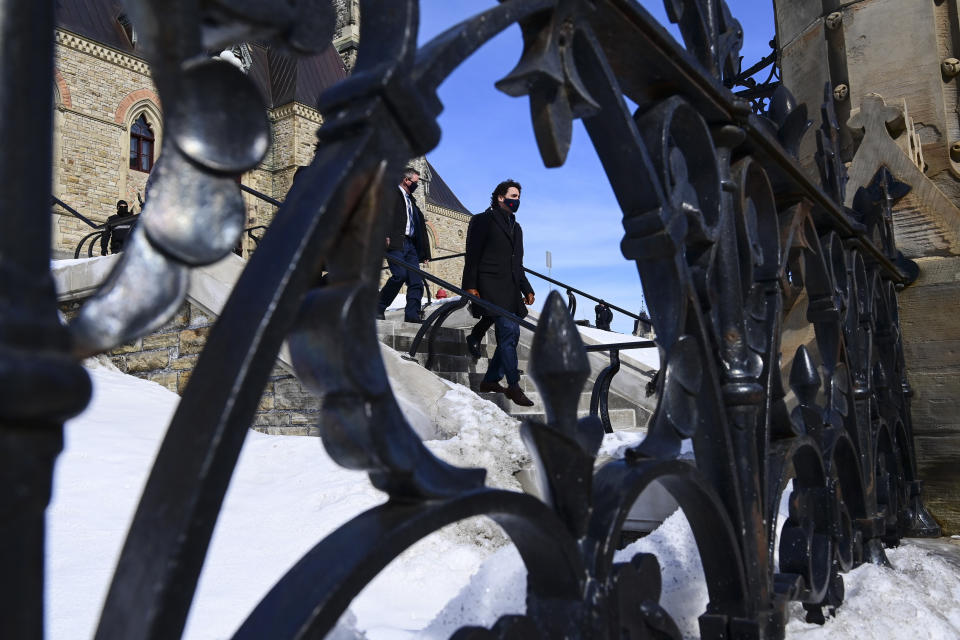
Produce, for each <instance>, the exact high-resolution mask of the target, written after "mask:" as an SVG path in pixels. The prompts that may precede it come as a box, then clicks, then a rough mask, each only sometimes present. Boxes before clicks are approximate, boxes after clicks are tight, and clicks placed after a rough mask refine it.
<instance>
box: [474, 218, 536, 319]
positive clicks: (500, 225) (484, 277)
mask: <svg viewBox="0 0 960 640" xmlns="http://www.w3.org/2000/svg"><path fill="white" fill-rule="evenodd" d="M502 213H506V212H498V211H495V210H494V209H493V207H491V208H489V209H487V210H486V211H484V212H483V213H478V214H477V215H475V216H473V218H471V220H470V225H469V226H468V227H467V255H466V256H465V258H464V264H463V283H462V286H463V288H464V289H476V290H477V291H479V292H480V297H481V298H483V299H484V300H489V301H490V302H492V303H493V304H495V305H497V306H499V307H502V308H503V309H506V310H507V311H511V312H513V313H515V314H517V315H518V316H520V317H521V318H522V317H524V316H526V315H527V307H526V305H524V304H523V296H525V295H526V294H528V293H533V287H531V286H530V282H528V281H527V276H526V274H525V273H524V272H523V229H521V228H520V225H519V224H518V223H516V222H514V223H513V232H512V233H511V230H510V225H509V222H508V220H509V219H510V218H513V214H512V213H506V215H502ZM505 218H506V219H507V221H505ZM484 315H489V314H488V313H487V312H486V311H485V312H484Z"/></svg>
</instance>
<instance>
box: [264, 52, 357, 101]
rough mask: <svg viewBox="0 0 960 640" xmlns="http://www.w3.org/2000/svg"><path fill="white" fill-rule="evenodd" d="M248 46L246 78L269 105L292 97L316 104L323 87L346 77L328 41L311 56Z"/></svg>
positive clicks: (295, 99)
mask: <svg viewBox="0 0 960 640" xmlns="http://www.w3.org/2000/svg"><path fill="white" fill-rule="evenodd" d="M250 49H251V53H252V55H253V65H252V66H251V67H250V71H249V75H250V78H251V79H252V80H253V81H254V83H256V85H257V87H258V88H259V89H260V93H261V94H262V95H263V97H264V99H265V100H266V101H267V105H268V106H269V107H270V108H271V109H272V108H275V107H279V106H281V105H285V104H288V103H290V102H294V101H296V102H300V103H302V104H305V105H307V106H310V107H316V106H317V102H318V100H319V98H320V94H321V93H323V92H324V91H325V90H326V89H327V87H330V86H331V85H333V84H336V83H337V82H339V81H340V80H343V79H344V78H346V77H347V72H346V70H344V68H343V60H342V59H341V58H340V54H338V53H337V50H336V49H335V48H334V47H333V45H332V44H331V45H330V46H328V47H327V48H326V49H324V51H323V52H322V53H319V54H317V55H313V56H291V55H287V54H285V53H283V52H281V51H280V50H278V49H275V48H273V47H269V46H264V45H255V46H252V47H250Z"/></svg>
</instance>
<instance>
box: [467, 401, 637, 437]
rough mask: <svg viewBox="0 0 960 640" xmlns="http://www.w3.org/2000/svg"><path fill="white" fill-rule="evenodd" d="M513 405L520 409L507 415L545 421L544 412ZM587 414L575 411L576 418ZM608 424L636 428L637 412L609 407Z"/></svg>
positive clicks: (625, 428) (519, 418) (614, 427)
mask: <svg viewBox="0 0 960 640" xmlns="http://www.w3.org/2000/svg"><path fill="white" fill-rule="evenodd" d="M484 395H486V394H484ZM514 407H515V408H516V409H518V410H520V411H511V412H509V415H510V416H512V417H514V418H516V419H517V420H537V421H540V422H546V420H547V416H546V414H545V413H522V412H521V411H522V410H523V409H526V408H527V407H517V406H516V405H514ZM531 408H532V407H531ZM588 415H590V412H589V411H577V417H578V418H585V417H587V416H588ZM610 426H611V427H613V429H614V430H615V431H634V430H637V429H638V426H637V414H636V413H635V412H634V411H633V409H611V410H610Z"/></svg>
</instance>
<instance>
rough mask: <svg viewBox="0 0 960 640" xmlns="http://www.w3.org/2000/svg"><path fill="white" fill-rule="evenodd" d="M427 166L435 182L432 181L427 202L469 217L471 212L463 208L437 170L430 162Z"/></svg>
mask: <svg viewBox="0 0 960 640" xmlns="http://www.w3.org/2000/svg"><path fill="white" fill-rule="evenodd" d="M427 166H428V167H430V173H432V174H433V180H431V181H430V193H429V194H428V195H427V202H429V203H430V204H433V205H436V206H438V207H443V208H444V209H450V210H452V211H456V212H458V213H463V214H466V215H468V216H469V215H470V211H469V210H468V209H467V208H466V207H465V206H463V203H462V202H460V200H459V199H458V198H457V196H455V195H454V194H453V190H452V189H451V188H450V186H449V185H447V183H446V182H444V181H443V178H441V177H440V174H439V173H437V170H436V169H435V168H434V166H433V165H432V164H430V162H429V161H428V162H427Z"/></svg>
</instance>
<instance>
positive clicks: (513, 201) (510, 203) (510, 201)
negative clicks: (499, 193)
mask: <svg viewBox="0 0 960 640" xmlns="http://www.w3.org/2000/svg"><path fill="white" fill-rule="evenodd" d="M503 206H505V207H506V208H507V209H510V211H511V212H512V213H516V212H517V209H519V208H520V198H504V199H503Z"/></svg>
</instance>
